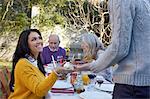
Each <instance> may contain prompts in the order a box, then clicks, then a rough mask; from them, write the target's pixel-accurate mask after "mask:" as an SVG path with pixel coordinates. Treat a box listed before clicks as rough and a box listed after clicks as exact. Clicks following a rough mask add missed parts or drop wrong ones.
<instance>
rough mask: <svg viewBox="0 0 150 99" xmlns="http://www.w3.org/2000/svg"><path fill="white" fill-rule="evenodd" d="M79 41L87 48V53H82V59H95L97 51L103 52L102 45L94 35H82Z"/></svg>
mask: <svg viewBox="0 0 150 99" xmlns="http://www.w3.org/2000/svg"><path fill="white" fill-rule="evenodd" d="M81 40H82V42H86V43H87V44H88V46H89V51H88V52H86V53H84V57H89V56H91V57H92V58H95V57H96V54H97V52H98V51H99V50H104V46H103V43H102V42H101V40H100V39H99V38H98V37H97V36H96V35H95V34H94V33H84V34H83V35H82V39H81Z"/></svg>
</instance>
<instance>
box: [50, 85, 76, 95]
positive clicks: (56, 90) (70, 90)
mask: <svg viewBox="0 0 150 99" xmlns="http://www.w3.org/2000/svg"><path fill="white" fill-rule="evenodd" d="M51 92H52V93H66V94H73V93H74V89H73V87H71V88H52V89H51Z"/></svg>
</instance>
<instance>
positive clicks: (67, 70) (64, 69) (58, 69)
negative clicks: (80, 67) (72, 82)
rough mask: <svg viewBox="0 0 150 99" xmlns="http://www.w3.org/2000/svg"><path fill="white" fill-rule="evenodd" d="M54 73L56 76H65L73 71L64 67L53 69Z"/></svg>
mask: <svg viewBox="0 0 150 99" xmlns="http://www.w3.org/2000/svg"><path fill="white" fill-rule="evenodd" d="M55 71H56V72H57V73H58V74H65V75H67V74H68V73H71V72H73V70H69V69H66V68H65V67H57V68H55Z"/></svg>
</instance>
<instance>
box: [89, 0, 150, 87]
mask: <svg viewBox="0 0 150 99" xmlns="http://www.w3.org/2000/svg"><path fill="white" fill-rule="evenodd" d="M109 10H110V20H111V25H112V43H111V45H110V46H108V48H107V49H106V50H105V52H104V53H102V54H101V55H100V56H99V58H98V59H97V60H96V61H95V62H93V63H91V66H90V68H91V70H92V71H94V72H99V71H101V70H103V69H105V68H107V67H109V66H111V65H113V64H116V63H118V65H119V66H118V68H117V70H116V71H115V72H114V76H113V80H114V82H115V83H120V84H128V85H136V86H150V0H109Z"/></svg>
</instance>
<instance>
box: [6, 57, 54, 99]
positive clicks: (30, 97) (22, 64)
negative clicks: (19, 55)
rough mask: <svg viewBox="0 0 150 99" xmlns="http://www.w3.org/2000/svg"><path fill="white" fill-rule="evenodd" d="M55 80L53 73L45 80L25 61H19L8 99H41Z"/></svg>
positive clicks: (38, 71)
mask: <svg viewBox="0 0 150 99" xmlns="http://www.w3.org/2000/svg"><path fill="white" fill-rule="evenodd" d="M56 80H57V75H56V74H55V73H54V72H52V73H51V74H50V75H49V76H48V77H47V78H45V76H44V75H43V74H42V73H41V71H40V70H39V69H38V68H37V67H35V66H33V65H32V64H31V63H30V62H29V61H28V60H27V59H25V58H23V59H20V60H19V61H18V63H17V64H16V67H15V88H14V92H13V93H11V95H10V96H9V98H8V99H42V97H43V96H45V95H46V94H47V92H48V90H50V89H51V88H52V86H53V85H54V83H55V82H56Z"/></svg>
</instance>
